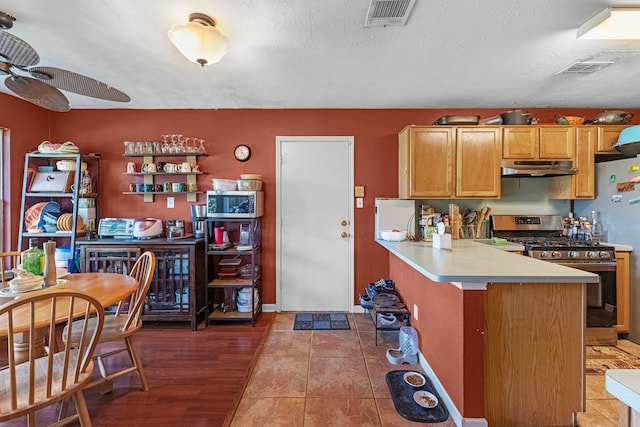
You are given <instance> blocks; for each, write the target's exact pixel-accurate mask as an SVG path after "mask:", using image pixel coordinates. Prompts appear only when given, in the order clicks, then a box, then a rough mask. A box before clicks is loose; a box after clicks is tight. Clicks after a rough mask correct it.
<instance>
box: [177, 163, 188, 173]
mask: <svg viewBox="0 0 640 427" xmlns="http://www.w3.org/2000/svg"><path fill="white" fill-rule="evenodd" d="M178 172H182V173H188V172H191V164H190V163H188V162H184V163H182V164H181V165H179V166H178Z"/></svg>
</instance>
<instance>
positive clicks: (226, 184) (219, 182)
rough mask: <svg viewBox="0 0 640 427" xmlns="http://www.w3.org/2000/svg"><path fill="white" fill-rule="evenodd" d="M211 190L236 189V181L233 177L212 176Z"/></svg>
mask: <svg viewBox="0 0 640 427" xmlns="http://www.w3.org/2000/svg"><path fill="white" fill-rule="evenodd" d="M212 182H213V191H234V190H235V189H236V181H235V180H233V179H218V178H213V180H212Z"/></svg>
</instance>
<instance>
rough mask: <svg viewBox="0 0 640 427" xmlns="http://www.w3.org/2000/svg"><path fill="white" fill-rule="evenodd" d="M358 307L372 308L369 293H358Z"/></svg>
mask: <svg viewBox="0 0 640 427" xmlns="http://www.w3.org/2000/svg"><path fill="white" fill-rule="evenodd" d="M360 307H362V308H366V309H367V310H368V309H371V308H373V301H371V298H369V295H360Z"/></svg>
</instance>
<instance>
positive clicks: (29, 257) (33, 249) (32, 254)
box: [21, 237, 44, 276]
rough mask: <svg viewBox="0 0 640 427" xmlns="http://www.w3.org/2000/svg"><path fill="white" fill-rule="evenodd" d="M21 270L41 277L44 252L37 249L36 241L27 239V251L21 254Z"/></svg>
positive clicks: (35, 239)
mask: <svg viewBox="0 0 640 427" xmlns="http://www.w3.org/2000/svg"><path fill="white" fill-rule="evenodd" d="M21 259H22V269H23V270H25V271H27V272H29V273H33V274H35V275H36V276H40V275H42V267H43V264H44V251H43V250H42V249H40V248H39V247H38V239H37V238H35V237H32V238H31V239H29V249H27V250H25V251H23V252H22V255H21Z"/></svg>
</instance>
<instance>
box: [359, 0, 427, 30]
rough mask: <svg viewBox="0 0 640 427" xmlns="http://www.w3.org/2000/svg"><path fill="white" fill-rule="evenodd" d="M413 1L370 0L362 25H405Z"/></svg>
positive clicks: (414, 0)
mask: <svg viewBox="0 0 640 427" xmlns="http://www.w3.org/2000/svg"><path fill="white" fill-rule="evenodd" d="M415 2H416V0H371V4H369V11H368V12H367V19H366V20H365V22H364V26H365V27H386V26H391V25H393V26H402V25H405V24H406V23H407V19H409V14H411V10H412V9H413V5H414V4H415Z"/></svg>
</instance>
